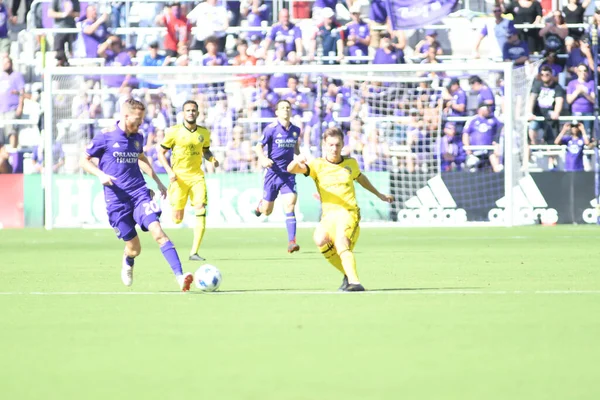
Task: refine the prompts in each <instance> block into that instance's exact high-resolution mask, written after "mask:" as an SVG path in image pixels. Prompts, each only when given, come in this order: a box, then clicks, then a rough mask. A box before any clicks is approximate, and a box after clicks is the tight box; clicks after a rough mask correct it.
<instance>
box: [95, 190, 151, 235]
mask: <svg viewBox="0 0 600 400" xmlns="http://www.w3.org/2000/svg"><path fill="white" fill-rule="evenodd" d="M106 211H107V213H108V222H109V223H110V226H112V228H113V229H114V230H115V233H116V234H117V237H118V238H119V239H123V240H124V241H126V242H127V241H129V240H131V239H133V238H134V237H136V236H137V232H136V230H135V225H136V224H138V225H139V226H140V228H142V231H144V232H147V231H148V226H149V225H150V224H151V223H152V222H154V221H158V218H159V217H160V214H161V210H160V206H159V205H158V203H156V202H155V201H154V200H152V198H151V197H150V194H149V193H148V189H147V188H145V187H144V188H142V189H140V190H139V191H137V192H135V194H134V195H133V196H132V198H131V199H130V200H129V201H124V200H118V199H110V200H109V199H107V202H106Z"/></svg>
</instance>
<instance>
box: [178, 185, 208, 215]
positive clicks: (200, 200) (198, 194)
mask: <svg viewBox="0 0 600 400" xmlns="http://www.w3.org/2000/svg"><path fill="white" fill-rule="evenodd" d="M168 195H169V203H171V207H173V209H174V210H183V209H185V205H186V204H187V200H188V197H189V199H190V202H191V203H192V207H195V206H197V205H200V204H207V202H208V199H207V197H206V181H205V180H204V178H202V179H200V180H197V181H195V182H194V183H192V184H191V185H190V184H188V183H187V182H184V181H182V180H181V179H177V180H176V181H175V182H171V184H170V185H169V191H168Z"/></svg>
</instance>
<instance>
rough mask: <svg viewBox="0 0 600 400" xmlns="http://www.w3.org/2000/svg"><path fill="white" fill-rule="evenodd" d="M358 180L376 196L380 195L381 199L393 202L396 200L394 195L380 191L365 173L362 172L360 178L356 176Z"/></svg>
mask: <svg viewBox="0 0 600 400" xmlns="http://www.w3.org/2000/svg"><path fill="white" fill-rule="evenodd" d="M356 182H358V183H359V184H360V186H362V187H364V188H365V189H367V190H368V191H369V192H371V193H373V194H374V195H375V196H377V197H379V199H380V200H381V201H385V202H386V203H391V202H392V201H394V197H392V195H390V194H382V193H380V192H379V190H377V188H375V186H373V184H372V183H371V181H370V180H369V178H367V176H366V175H365V174H362V173H361V174H360V175H359V176H358V178H356Z"/></svg>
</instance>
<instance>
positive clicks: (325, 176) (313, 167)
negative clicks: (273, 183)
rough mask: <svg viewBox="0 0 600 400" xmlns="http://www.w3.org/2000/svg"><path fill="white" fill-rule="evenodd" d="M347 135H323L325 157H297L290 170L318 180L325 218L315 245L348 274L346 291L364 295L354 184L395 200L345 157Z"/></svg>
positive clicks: (333, 131) (336, 132)
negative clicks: (358, 268) (359, 269)
mask: <svg viewBox="0 0 600 400" xmlns="http://www.w3.org/2000/svg"><path fill="white" fill-rule="evenodd" d="M342 147H344V134H343V133H342V131H341V129H339V128H329V129H327V130H326V131H325V133H324V134H323V152H324V154H325V157H324V158H315V159H314V160H312V161H310V162H308V163H307V162H306V158H305V157H304V156H302V155H299V156H296V157H295V159H294V161H292V162H291V163H290V164H289V165H288V167H287V170H288V172H290V173H292V174H304V175H305V176H310V177H311V178H313V179H314V181H315V185H316V186H317V191H318V192H319V195H320V197H321V206H322V211H323V212H322V216H321V221H320V222H319V225H318V226H317V228H316V230H315V233H314V235H313V238H314V241H315V244H316V245H317V247H318V248H319V250H320V251H321V254H323V256H324V257H325V259H326V260H327V261H329V263H330V264H331V265H333V266H334V267H335V268H336V269H337V270H339V271H340V272H341V273H342V274H344V279H343V281H342V286H340V288H339V290H341V291H344V292H363V291H364V290H365V288H364V287H363V285H361V284H360V281H359V280H358V274H357V272H356V260H355V258H354V253H353V252H352V251H353V249H354V246H355V245H356V241H357V240H358V236H359V234H360V227H359V225H358V223H359V221H360V209H359V208H358V204H357V202H356V194H355V192H354V182H353V181H356V182H358V183H359V184H360V185H361V186H362V187H364V188H365V189H367V190H368V191H369V192H371V193H373V194H374V195H375V196H377V197H379V199H381V200H382V201H385V202H387V203H391V202H392V201H393V197H392V196H390V195H387V194H381V193H379V191H378V190H377V189H375V187H374V186H373V185H372V184H371V182H370V181H369V179H368V178H367V177H366V176H365V175H364V174H362V173H361V171H360V169H359V167H358V162H356V160H355V159H353V158H345V157H342Z"/></svg>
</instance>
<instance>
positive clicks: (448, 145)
mask: <svg viewBox="0 0 600 400" xmlns="http://www.w3.org/2000/svg"><path fill="white" fill-rule="evenodd" d="M444 155H446V157H444ZM436 156H437V157H438V158H439V160H440V167H441V169H442V171H446V172H447V171H451V170H452V168H453V165H452V164H453V163H454V165H455V166H456V168H457V169H460V163H461V162H462V161H464V159H465V152H464V150H463V143H462V141H461V140H460V138H459V137H458V136H454V137H450V136H448V135H444V136H442V137H441V138H440V140H439V141H438V143H437V154H436ZM447 156H452V157H454V159H453V160H449V159H447V158H449V157H447Z"/></svg>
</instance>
